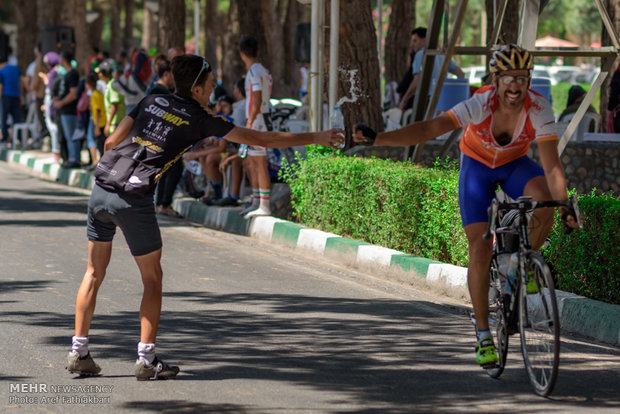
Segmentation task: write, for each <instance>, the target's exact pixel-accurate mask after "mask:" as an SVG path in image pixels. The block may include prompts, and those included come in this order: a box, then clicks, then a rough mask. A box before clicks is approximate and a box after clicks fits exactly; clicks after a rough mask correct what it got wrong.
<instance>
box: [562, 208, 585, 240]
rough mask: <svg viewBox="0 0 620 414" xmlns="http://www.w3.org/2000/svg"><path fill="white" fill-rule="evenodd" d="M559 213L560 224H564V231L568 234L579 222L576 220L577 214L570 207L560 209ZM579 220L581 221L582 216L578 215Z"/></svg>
mask: <svg viewBox="0 0 620 414" xmlns="http://www.w3.org/2000/svg"><path fill="white" fill-rule="evenodd" d="M560 214H561V215H562V224H563V225H564V233H566V234H569V233H570V232H572V231H573V230H574V229H578V228H579V223H578V222H577V216H576V215H575V210H573V209H572V208H564V209H563V210H560ZM580 219H581V220H580V221H583V217H580Z"/></svg>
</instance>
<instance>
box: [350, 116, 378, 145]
mask: <svg viewBox="0 0 620 414" xmlns="http://www.w3.org/2000/svg"><path fill="white" fill-rule="evenodd" d="M376 137H377V133H376V132H375V131H374V130H373V129H372V128H371V127H369V126H368V125H366V124H364V123H363V122H360V123H358V124H357V125H355V128H353V142H355V143H356V144H358V145H368V146H371V145H372V144H374V142H375V138H376Z"/></svg>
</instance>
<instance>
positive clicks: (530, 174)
mask: <svg viewBox="0 0 620 414" xmlns="http://www.w3.org/2000/svg"><path fill="white" fill-rule="evenodd" d="M540 175H542V176H544V175H545V172H544V170H543V169H542V167H541V166H540V165H538V164H536V163H535V162H534V161H532V160H531V159H530V158H529V157H528V156H527V155H525V156H523V157H521V158H517V159H516V160H514V161H511V162H509V163H507V164H504V165H502V166H500V167H497V168H490V167H487V166H486V165H484V164H483V163H481V162H479V161H476V160H474V159H473V158H470V157H468V156H467V155H465V154H462V157H461V173H460V175H459V206H460V208H461V221H462V222H463V226H467V225H468V224H472V223H480V222H485V223H486V222H488V221H489V216H488V213H487V209H488V208H489V206H490V205H491V201H492V200H493V198H494V197H495V189H496V188H497V187H496V186H497V184H499V185H500V186H501V188H502V190H504V192H505V193H506V194H508V195H509V196H510V197H511V198H513V199H517V198H519V197H521V196H522V195H523V190H524V189H525V185H526V184H527V182H528V181H530V180H531V179H532V178H534V177H538V176H540Z"/></svg>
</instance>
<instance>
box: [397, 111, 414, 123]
mask: <svg viewBox="0 0 620 414" xmlns="http://www.w3.org/2000/svg"><path fill="white" fill-rule="evenodd" d="M412 121H413V108H409V109H406V110H405V112H403V116H402V117H401V118H400V124H401V125H402V126H405V125H409V124H410V123H411V122H412Z"/></svg>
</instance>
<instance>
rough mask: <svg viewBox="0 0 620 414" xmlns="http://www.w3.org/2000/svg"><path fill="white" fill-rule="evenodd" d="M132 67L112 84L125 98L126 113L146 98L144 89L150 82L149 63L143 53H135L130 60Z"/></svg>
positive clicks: (150, 71)
mask: <svg viewBox="0 0 620 414" xmlns="http://www.w3.org/2000/svg"><path fill="white" fill-rule="evenodd" d="M132 62H133V66H132V69H131V70H130V71H127V72H125V73H124V74H123V75H122V76H120V77H119V78H118V80H117V81H116V82H115V83H114V86H116V90H117V91H118V92H119V93H121V94H122V95H123V96H124V98H125V106H126V111H127V112H131V111H132V110H133V108H135V107H136V105H138V103H139V102H140V101H141V100H142V98H144V97H145V96H146V88H147V86H148V84H149V82H150V80H151V76H152V70H151V63H150V61H149V59H148V56H146V53H144V52H143V51H137V52H135V53H134V55H133V58H132Z"/></svg>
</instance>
